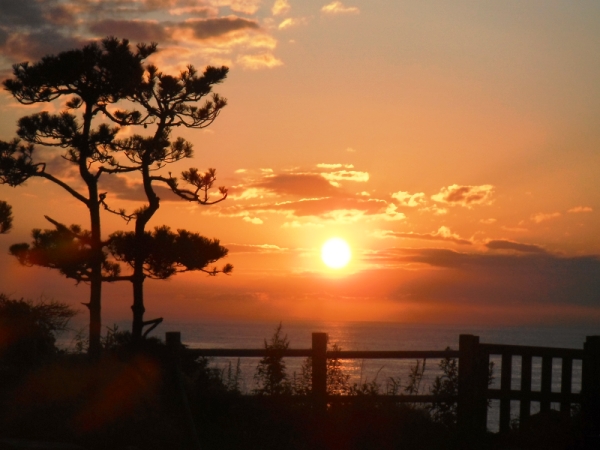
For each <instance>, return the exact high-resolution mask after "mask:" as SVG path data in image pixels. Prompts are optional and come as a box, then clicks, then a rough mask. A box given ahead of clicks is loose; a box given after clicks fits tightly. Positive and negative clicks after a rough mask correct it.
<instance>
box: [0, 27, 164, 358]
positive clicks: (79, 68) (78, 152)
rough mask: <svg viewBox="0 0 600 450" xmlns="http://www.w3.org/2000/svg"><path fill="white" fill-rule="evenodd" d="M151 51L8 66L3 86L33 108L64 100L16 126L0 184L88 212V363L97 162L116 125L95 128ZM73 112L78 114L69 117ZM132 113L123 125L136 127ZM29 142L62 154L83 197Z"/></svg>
mask: <svg viewBox="0 0 600 450" xmlns="http://www.w3.org/2000/svg"><path fill="white" fill-rule="evenodd" d="M155 51H156V45H155V44H152V45H145V44H139V45H138V46H137V48H136V50H135V51H132V50H131V48H130V46H129V42H128V41H127V40H118V39H116V38H107V39H104V40H103V41H102V42H101V44H97V43H92V44H90V45H86V46H85V47H83V48H82V49H78V50H70V51H66V52H62V53H59V54H58V55H55V56H54V55H52V56H46V57H44V58H42V60H41V61H40V62H37V63H35V64H31V65H30V64H29V63H27V62H25V63H21V64H17V65H15V66H14V67H13V78H11V79H8V80H5V81H4V83H3V84H4V87H5V88H6V89H7V90H8V91H9V92H10V93H11V94H12V95H13V97H14V98H15V99H16V100H18V101H19V102H20V103H22V104H25V105H33V104H38V103H45V102H51V101H54V100H57V99H60V98H63V97H67V98H68V101H67V103H66V109H65V110H64V111H63V112H61V113H58V114H50V113H48V112H41V113H36V114H33V115H30V116H26V117H23V118H21V119H20V120H19V122H18V131H17V134H18V136H19V137H20V138H21V139H22V140H23V141H25V142H26V143H27V144H25V145H22V144H20V143H19V141H12V142H8V143H7V142H3V143H1V144H0V183H3V184H9V185H10V186H18V185H21V184H23V183H24V182H25V181H27V180H28V179H29V178H31V177H39V178H44V179H47V180H50V181H52V182H53V183H55V184H57V185H58V186H60V187H61V188H63V189H64V190H66V191H67V192H68V193H69V194H71V195H72V196H73V197H74V198H76V199H77V200H79V201H80V202H81V203H83V204H84V205H85V207H86V208H87V209H88V211H89V217H90V233H89V236H86V248H87V251H88V252H89V261H88V263H87V264H88V266H87V270H86V273H87V275H88V278H87V279H85V280H84V281H89V284H90V299H89V302H87V303H84V304H85V305H86V306H87V307H88V309H89V313H90V339H89V340H90V346H89V352H90V355H91V356H92V357H97V356H98V355H99V353H100V349H101V347H100V332H101V295H102V277H103V262H104V260H105V257H104V253H103V250H102V247H103V242H102V239H101V228H100V208H101V197H100V193H99V192H98V180H99V178H100V176H101V175H102V172H103V164H110V163H112V162H113V160H114V157H113V155H112V150H113V149H114V141H115V137H116V134H117V132H118V131H119V127H117V126H112V127H111V126H109V125H107V124H106V123H99V124H98V122H100V121H101V120H102V118H103V116H105V114H103V113H104V112H105V111H106V110H107V108H108V107H109V106H110V105H112V104H114V103H117V102H118V101H120V100H121V99H124V98H126V97H127V96H130V95H132V94H133V92H134V90H135V89H136V88H137V87H138V86H139V85H140V84H141V83H142V76H143V73H144V69H143V66H142V61H143V60H144V59H145V58H147V57H148V56H149V55H151V54H152V53H154V52H155ZM76 111H79V112H80V114H79V115H78V116H76V115H75V112H76ZM136 119H137V117H136V116H135V114H134V113H133V114H131V115H129V116H128V117H123V118H122V120H121V124H124V123H126V122H127V121H135V120H136ZM33 144H36V145H37V146H41V147H42V148H46V149H52V148H58V149H61V150H63V154H62V157H63V158H64V159H65V160H67V161H69V162H70V163H72V164H73V165H74V166H76V167H77V169H78V171H79V175H80V177H81V180H82V181H83V182H84V183H85V187H86V192H85V193H82V192H80V191H79V190H77V189H76V187H74V186H72V185H69V184H68V183H67V182H65V181H63V180H62V179H61V178H60V176H59V175H55V174H52V173H50V172H49V171H48V167H47V164H46V163H47V162H48V161H50V160H51V157H50V156H49V155H44V156H42V159H38V153H39V152H37V151H35V150H34V146H33Z"/></svg>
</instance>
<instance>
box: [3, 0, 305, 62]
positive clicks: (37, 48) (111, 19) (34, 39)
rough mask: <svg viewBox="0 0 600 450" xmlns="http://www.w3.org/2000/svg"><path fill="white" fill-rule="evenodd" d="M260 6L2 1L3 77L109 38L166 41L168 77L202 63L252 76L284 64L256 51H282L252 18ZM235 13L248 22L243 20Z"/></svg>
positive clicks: (169, 0)
mask: <svg viewBox="0 0 600 450" xmlns="http://www.w3.org/2000/svg"><path fill="white" fill-rule="evenodd" d="M260 3H261V1H260V0H213V1H211V0H206V1H202V2H196V1H192V0H139V1H136V0H103V1H101V2H100V1H80V0H44V1H39V0H22V1H16V0H3V1H1V2H0V58H2V59H1V60H2V61H3V62H4V61H5V62H6V63H8V64H7V66H6V67H5V68H3V67H0V71H1V70H7V69H8V67H9V64H12V63H17V62H21V61H24V60H30V61H31V60H36V59H39V58H41V57H42V56H45V55H48V54H56V53H58V52H61V51H64V50H70V49H73V48H80V47H82V46H83V45H85V44H88V43H90V42H92V41H97V40H98V39H99V38H104V37H106V36H108V35H111V36H117V37H125V38H128V39H130V40H132V41H133V42H136V41H137V42H141V41H144V42H152V41H154V42H159V44H160V50H161V52H160V53H159V54H157V55H154V56H153V59H154V62H155V63H159V65H160V66H161V69H163V70H166V69H175V70H179V69H180V68H181V67H183V66H184V65H185V63H187V62H190V61H195V60H198V59H202V60H205V61H207V62H208V63H209V64H213V65H221V64H225V65H232V64H233V61H235V62H237V63H239V64H240V66H242V67H244V68H249V69H265V68H266V69H268V68H273V67H277V66H280V65H282V64H283V62H282V61H281V60H280V59H279V58H277V56H275V55H273V54H271V53H269V52H261V53H257V54H256V53H252V52H251V50H252V49H269V50H272V49H273V48H275V47H276V45H277V40H276V39H275V38H274V37H273V36H272V35H270V34H269V32H268V30H267V29H263V28H262V27H261V26H260V25H259V22H258V18H257V17H256V16H253V15H254V14H255V13H256V12H257V11H258V7H259V5H260ZM225 8H227V9H225ZM232 12H234V13H242V14H246V15H248V17H238V16H236V15H234V14H232ZM224 13H228V14H229V15H225V14H224ZM165 19H166V20H165ZM169 19H176V20H169ZM295 23H299V19H298V20H296V22H295ZM249 50H250V51H249ZM182 58H185V60H182Z"/></svg>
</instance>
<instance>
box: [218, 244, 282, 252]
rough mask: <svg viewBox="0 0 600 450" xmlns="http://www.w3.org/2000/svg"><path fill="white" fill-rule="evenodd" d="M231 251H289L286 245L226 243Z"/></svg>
mask: <svg viewBox="0 0 600 450" xmlns="http://www.w3.org/2000/svg"><path fill="white" fill-rule="evenodd" d="M224 245H225V247H226V248H227V250H229V253H252V254H255V253H283V252H287V251H289V249H288V248H286V247H279V246H278V245H273V244H224Z"/></svg>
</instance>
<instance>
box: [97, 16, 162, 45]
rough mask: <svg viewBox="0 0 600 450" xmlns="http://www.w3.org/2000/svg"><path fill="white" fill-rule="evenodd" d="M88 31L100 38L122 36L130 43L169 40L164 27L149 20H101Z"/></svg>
mask: <svg viewBox="0 0 600 450" xmlns="http://www.w3.org/2000/svg"><path fill="white" fill-rule="evenodd" d="M89 29H90V31H92V32H94V33H96V34H97V35H100V36H123V37H124V38H127V39H130V40H132V41H138V42H141V41H150V42H156V41H161V42H166V41H168V40H169V39H170V35H169V33H168V32H167V31H166V30H165V26H164V25H163V24H160V23H158V22H156V21H151V20H112V19H107V20H102V21H99V22H96V23H92V24H91V25H90V26H89Z"/></svg>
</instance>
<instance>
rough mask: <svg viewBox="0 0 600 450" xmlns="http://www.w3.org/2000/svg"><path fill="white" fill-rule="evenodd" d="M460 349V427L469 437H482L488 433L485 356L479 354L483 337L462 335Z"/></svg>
mask: <svg viewBox="0 0 600 450" xmlns="http://www.w3.org/2000/svg"><path fill="white" fill-rule="evenodd" d="M458 345H459V352H460V355H459V361H458V405H457V416H458V417H457V422H458V427H459V429H460V431H461V432H463V433H465V434H466V435H468V436H479V435H481V434H483V433H485V431H486V429H487V400H486V396H485V394H486V390H487V364H484V362H485V361H484V356H485V355H481V352H480V350H479V336H473V335H471V334H461V335H460V338H459V344H458Z"/></svg>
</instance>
